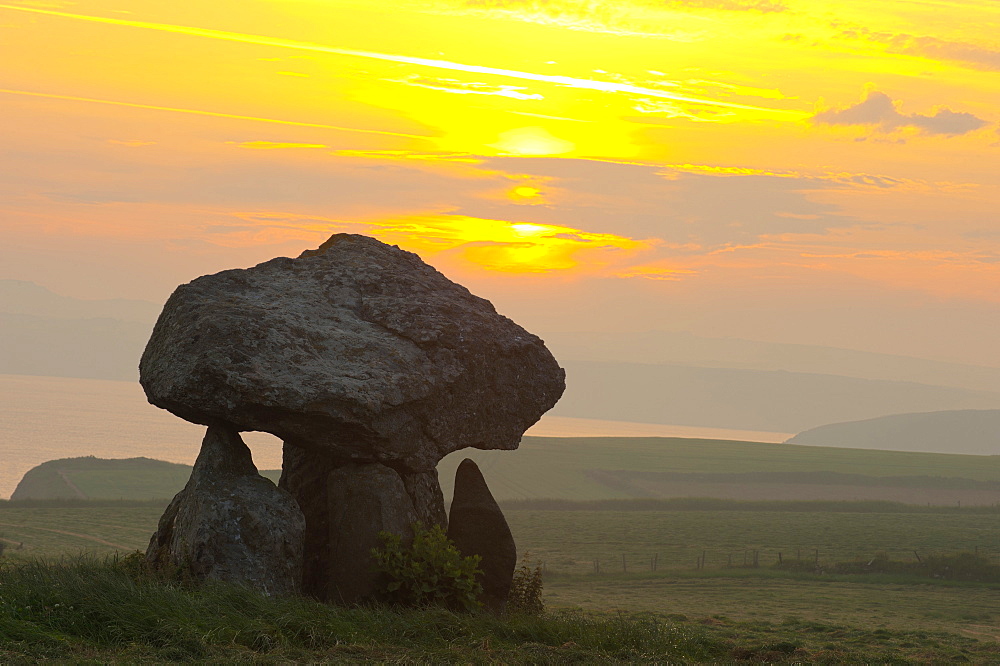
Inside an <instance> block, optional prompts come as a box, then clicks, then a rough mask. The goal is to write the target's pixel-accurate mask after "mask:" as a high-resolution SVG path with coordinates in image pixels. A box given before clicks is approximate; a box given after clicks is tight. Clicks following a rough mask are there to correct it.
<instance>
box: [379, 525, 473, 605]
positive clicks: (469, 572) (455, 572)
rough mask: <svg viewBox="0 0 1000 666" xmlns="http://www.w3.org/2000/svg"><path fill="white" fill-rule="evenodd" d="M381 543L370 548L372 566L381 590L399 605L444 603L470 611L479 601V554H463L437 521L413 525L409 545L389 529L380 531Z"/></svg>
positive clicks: (386, 596)
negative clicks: (377, 576) (411, 539)
mask: <svg viewBox="0 0 1000 666" xmlns="http://www.w3.org/2000/svg"><path fill="white" fill-rule="evenodd" d="M379 537H380V538H381V539H382V541H383V543H384V544H385V545H384V546H382V547H381V548H373V549H372V556H373V557H374V559H375V567H376V569H377V570H378V571H379V572H380V573H381V574H382V579H383V580H382V588H381V592H382V594H383V595H384V596H385V598H386V599H388V600H389V601H392V602H394V603H398V604H400V605H403V606H414V607H416V606H444V607H445V608H449V609H452V610H464V611H471V610H475V609H476V608H479V607H480V606H481V605H482V604H481V603H480V601H479V596H480V595H481V594H482V592H483V588H482V585H480V584H479V582H478V581H477V580H476V576H477V575H478V574H481V573H482V571H481V570H480V569H479V560H480V558H479V556H478V555H472V556H470V557H463V556H462V554H461V553H460V552H459V551H458V548H456V547H455V544H453V543H452V542H451V541H450V540H449V539H448V536H447V535H446V534H445V532H444V530H443V529H442V528H441V526H440V525H433V526H432V527H430V528H427V527H425V526H424V525H423V523H420V522H417V523H414V525H413V541H412V543H410V544H409V545H406V544H404V543H403V540H402V538H401V537H400V536H399V535H397V534H392V533H390V532H381V533H380V534H379Z"/></svg>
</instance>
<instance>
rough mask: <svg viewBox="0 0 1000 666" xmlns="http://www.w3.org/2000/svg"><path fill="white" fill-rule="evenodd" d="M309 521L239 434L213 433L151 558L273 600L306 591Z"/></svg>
mask: <svg viewBox="0 0 1000 666" xmlns="http://www.w3.org/2000/svg"><path fill="white" fill-rule="evenodd" d="M304 530H305V518H304V517H303V515H302V512H301V511H299V507H298V506H297V505H296V503H295V500H293V499H292V498H291V496H289V495H288V493H286V492H284V491H282V490H279V489H278V488H275V486H274V484H273V483H271V482H270V481H269V480H267V479H265V478H264V477H262V476H261V475H260V474H258V473H257V468H256V467H255V466H254V464H253V459H252V458H251V455H250V449H248V448H247V446H246V444H244V443H243V440H242V439H241V438H240V436H239V433H237V432H236V431H235V430H232V429H229V428H225V427H222V426H213V427H210V428H209V429H208V432H207V433H206V434H205V439H204V441H203V442H202V445H201V452H200V453H199V455H198V459H197V461H196V462H195V464H194V469H193V470H192V472H191V478H190V479H189V480H188V483H187V485H186V486H185V487H184V490H182V491H181V492H179V493H177V495H176V496H175V497H174V499H173V501H171V502H170V504H169V506H168V507H167V510H166V511H165V512H164V514H163V516H162V517H161V518H160V523H159V527H158V528H157V531H156V533H155V534H154V535H153V538H152V539H151V540H150V542H149V548H148V550H147V551H146V559H147V561H149V562H150V563H151V564H153V565H154V566H168V565H169V566H174V567H179V568H180V569H182V570H184V571H186V572H187V573H188V574H189V575H191V576H192V577H193V578H195V579H196V580H206V579H212V580H224V581H231V582H237V583H241V584H244V585H248V586H250V587H254V588H256V589H259V590H261V591H262V592H264V593H266V594H269V595H288V594H295V593H298V592H299V591H300V590H301V581H302V544H303V532H304Z"/></svg>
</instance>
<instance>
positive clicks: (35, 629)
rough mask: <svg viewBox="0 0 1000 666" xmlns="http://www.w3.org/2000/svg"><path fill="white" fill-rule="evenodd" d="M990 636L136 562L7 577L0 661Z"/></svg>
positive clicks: (885, 646)
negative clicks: (482, 603)
mask: <svg viewBox="0 0 1000 666" xmlns="http://www.w3.org/2000/svg"><path fill="white" fill-rule="evenodd" d="M998 658H1000V645H998V644H997V643H996V642H995V641H993V640H983V639H977V638H975V637H966V636H959V635H956V634H953V633H947V632H935V631H927V630H912V629H888V628H882V627H867V628H851V627H848V626H843V625H839V624H836V623H831V622H828V621H827V622H820V621H807V620H798V619H787V620H780V621H776V622H770V621H760V620H750V621H743V620H733V619H729V618H727V617H723V616H719V615H718V614H714V615H706V616H703V617H687V616H682V615H678V614H673V615H666V614H662V613H661V614H653V613H588V612H583V611H572V612H550V613H546V614H543V615H541V616H522V615H514V616H494V615H489V614H455V613H451V612H448V611H444V610H439V609H437V610H436V609H424V610H399V609H392V608H384V607H369V608H338V607H333V606H327V605H323V604H320V603H317V602H313V601H310V600H307V599H301V598H279V599H269V598H266V597H264V596H262V595H259V594H257V593H255V592H253V591H251V590H248V589H246V588H242V587H239V586H234V585H226V584H209V585H206V586H202V587H188V586H185V585H182V584H180V583H177V582H174V581H170V580H167V579H163V578H160V577H157V576H154V575H152V574H149V573H148V572H145V571H144V570H143V569H142V568H141V567H140V566H137V562H136V561H135V558H124V559H104V560H101V559H93V558H80V557H77V558H71V559H68V560H63V561H61V562H58V563H48V564H46V563H41V562H37V561H35V562H27V563H21V564H18V565H9V564H8V565H6V566H3V567H2V568H0V661H39V660H59V661H89V662H95V661H96V662H102V663H113V662H118V663H129V662H140V661H143V662H145V661H192V660H194V661H226V662H233V661H239V662H248V663H255V662H267V663H273V662H276V661H282V662H284V661H310V662H311V661H345V662H370V661H379V662H390V663H473V664H480V663H482V664H488V663H539V664H557V663H558V664H561V663H626V662H628V663H635V662H642V663H677V662H727V661H751V660H752V661H769V662H783V663H794V662H827V663H843V662H872V661H876V662H885V663H900V662H908V661H940V662H945V661H946V662H955V661H975V662H979V663H985V662H992V661H996V660H997V659H998Z"/></svg>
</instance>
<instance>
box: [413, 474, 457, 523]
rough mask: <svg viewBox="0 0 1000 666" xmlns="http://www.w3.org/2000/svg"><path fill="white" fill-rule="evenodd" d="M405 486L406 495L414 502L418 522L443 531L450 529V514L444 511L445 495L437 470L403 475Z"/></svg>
mask: <svg viewBox="0 0 1000 666" xmlns="http://www.w3.org/2000/svg"><path fill="white" fill-rule="evenodd" d="M403 485H404V486H406V494H407V495H409V496H410V500H412V501H413V509H414V510H415V511H416V512H417V520H419V521H420V522H422V523H423V524H424V526H426V527H431V526H433V525H440V526H441V529H447V528H448V514H447V513H446V512H445V509H444V493H442V492H441V484H440V483H438V473H437V470H436V469H432V470H430V471H429V472H413V473H412V474H403Z"/></svg>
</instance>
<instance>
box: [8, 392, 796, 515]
mask: <svg viewBox="0 0 1000 666" xmlns="http://www.w3.org/2000/svg"><path fill="white" fill-rule="evenodd" d="M204 434H205V428H204V426H200V425H196V424H193V423H188V422H187V421H184V420H182V419H180V418H177V417H176V416H174V415H173V414H170V413H169V412H166V411H164V410H162V409H159V408H157V407H153V406H152V405H150V404H149V403H148V402H147V401H146V396H145V394H144V393H143V391H142V388H141V387H140V386H139V384H138V382H123V381H110V380H103V379H77V378H67V377H35V376H27V375H4V374H0V499H8V498H10V495H11V493H13V492H14V488H16V487H17V484H18V482H19V481H20V480H21V477H22V476H24V473H25V472H27V471H28V470H30V469H31V468H32V467H35V466H37V465H39V464H41V463H43V462H46V461H49V460H56V459H59V458H76V457H80V456H95V457H98V458H138V457H145V458H155V459H157V460H166V461H168V462H176V463H185V464H188V465H190V464H193V463H194V460H195V458H196V457H197V456H198V450H199V448H200V446H201V439H202V437H204ZM526 434H528V435H535V436H539V437H700V438H706V439H737V440H743V441H758V442H783V441H785V440H786V439H788V438H789V437H791V436H792V433H774V432H759V431H749V430H729V429H720V428H707V427H698V426H683V425H663V424H653V423H632V422H625V421H604V420H598V419H585V418H575V417H567V416H552V415H548V414H547V415H545V416H543V417H542V419H541V420H540V421H539V422H538V423H537V424H535V425H534V426H532V428H530V429H529V430H528V432H527V433H526ZM243 438H244V440H245V441H246V443H247V446H249V447H250V450H251V452H252V454H253V458H254V463H255V464H256V465H257V468H258V469H280V468H281V440H279V439H278V438H277V437H274V436H273V435H270V434H268V433H261V432H249V433H243Z"/></svg>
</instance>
